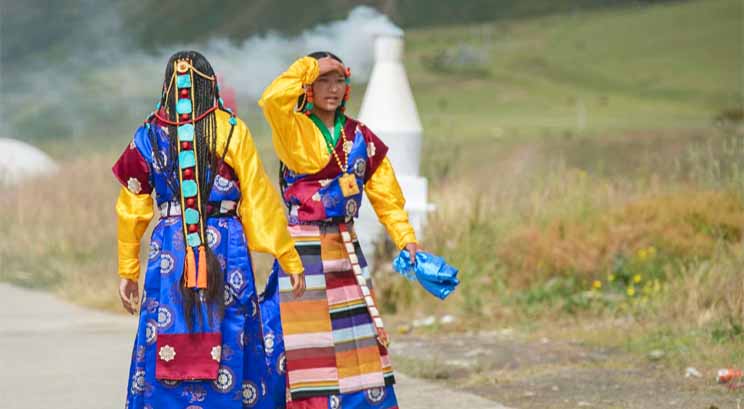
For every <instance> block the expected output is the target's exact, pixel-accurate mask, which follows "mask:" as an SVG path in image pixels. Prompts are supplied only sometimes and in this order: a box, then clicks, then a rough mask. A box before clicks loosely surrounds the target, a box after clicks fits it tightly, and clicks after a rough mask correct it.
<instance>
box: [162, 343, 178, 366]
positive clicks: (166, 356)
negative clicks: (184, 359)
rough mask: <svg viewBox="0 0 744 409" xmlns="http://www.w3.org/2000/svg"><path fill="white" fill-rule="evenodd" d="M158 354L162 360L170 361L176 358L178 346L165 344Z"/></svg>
mask: <svg viewBox="0 0 744 409" xmlns="http://www.w3.org/2000/svg"><path fill="white" fill-rule="evenodd" d="M158 356H159V357H160V359H161V360H163V361H165V362H170V361H172V360H174V359H176V348H173V347H172V346H170V345H163V346H162V347H160V351H158Z"/></svg>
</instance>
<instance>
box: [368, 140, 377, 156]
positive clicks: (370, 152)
mask: <svg viewBox="0 0 744 409" xmlns="http://www.w3.org/2000/svg"><path fill="white" fill-rule="evenodd" d="M375 153H377V147H376V146H375V143H374V142H372V141H370V142H368V143H367V157H368V158H372V157H374V156H375Z"/></svg>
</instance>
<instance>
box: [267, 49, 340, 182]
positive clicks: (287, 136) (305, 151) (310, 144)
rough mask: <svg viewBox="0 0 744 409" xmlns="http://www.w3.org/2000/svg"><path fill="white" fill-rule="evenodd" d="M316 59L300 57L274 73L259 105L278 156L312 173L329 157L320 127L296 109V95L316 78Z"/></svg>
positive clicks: (285, 162) (321, 166)
mask: <svg viewBox="0 0 744 409" xmlns="http://www.w3.org/2000/svg"><path fill="white" fill-rule="evenodd" d="M318 73H319V71H318V60H316V59H315V58H312V57H303V58H300V59H299V60H297V61H295V63H294V64H292V65H291V66H290V67H289V69H288V70H287V71H286V72H285V73H283V74H282V75H280V76H279V77H277V78H276V79H275V80H274V81H273V82H272V83H271V85H269V87H268V88H266V90H265V91H264V93H263V95H262V96H261V99H260V100H259V101H258V105H259V106H260V107H261V108H262V109H263V112H264V117H266V121H268V122H269V125H271V129H272V130H273V132H272V136H271V139H272V141H273V142H274V150H275V151H276V154H277V156H278V157H279V159H280V160H281V161H282V162H284V164H285V165H287V167H288V168H289V169H291V170H292V171H294V172H296V173H300V174H310V175H311V174H314V173H318V172H319V171H320V170H321V169H323V168H324V167H325V166H326V165H327V164H328V161H329V160H330V153H328V148H327V147H326V144H325V140H324V139H323V134H322V133H321V132H320V129H318V127H317V126H316V125H315V123H313V121H312V120H311V119H310V118H308V117H307V116H306V115H305V114H304V113H302V112H298V111H296V110H295V107H296V106H297V100H298V98H299V97H300V96H301V95H302V94H303V93H304V92H305V91H304V89H303V87H302V86H303V85H310V84H312V83H313V82H315V80H316V79H317V78H318Z"/></svg>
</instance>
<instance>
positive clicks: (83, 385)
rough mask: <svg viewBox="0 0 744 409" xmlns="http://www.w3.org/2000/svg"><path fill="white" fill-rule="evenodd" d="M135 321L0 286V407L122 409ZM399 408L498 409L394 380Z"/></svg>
mask: <svg viewBox="0 0 744 409" xmlns="http://www.w3.org/2000/svg"><path fill="white" fill-rule="evenodd" d="M135 330H136V322H135V319H134V318H133V317H128V316H123V315H116V314H110V313H104V312H97V311H91V310H87V309H84V308H81V307H77V306H75V305H71V304H68V303H65V302H63V301H60V300H59V299H57V298H55V297H54V296H53V295H51V294H48V293H43V292H37V291H29V290H25V289H20V288H17V287H13V286H11V285H8V284H0V368H1V369H0V406H1V407H2V408H4V409H48V408H54V409H87V408H90V409H109V408H111V409H113V408H116V409H120V408H123V407H124V393H125V390H126V382H127V374H128V365H129V354H130V352H131V345H132V339H133V338H132V337H133V334H134V332H135ZM398 381H399V385H398V388H397V393H398V397H399V400H400V407H401V408H404V409H434V408H468V409H503V408H504V406H502V405H500V404H498V403H496V402H493V401H490V400H487V399H484V398H481V397H478V396H475V395H473V394H469V393H463V392H457V391H453V390H449V389H446V388H443V387H442V386H441V385H439V384H435V383H431V382H427V381H421V380H418V379H414V378H410V377H406V376H404V375H402V374H398Z"/></svg>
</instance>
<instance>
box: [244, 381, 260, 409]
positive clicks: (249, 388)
mask: <svg viewBox="0 0 744 409" xmlns="http://www.w3.org/2000/svg"><path fill="white" fill-rule="evenodd" d="M242 397H243V405H245V406H247V407H249V408H251V407H253V405H255V404H256V402H257V401H258V389H257V388H256V385H255V384H254V383H253V382H250V381H245V382H243V391H242Z"/></svg>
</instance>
